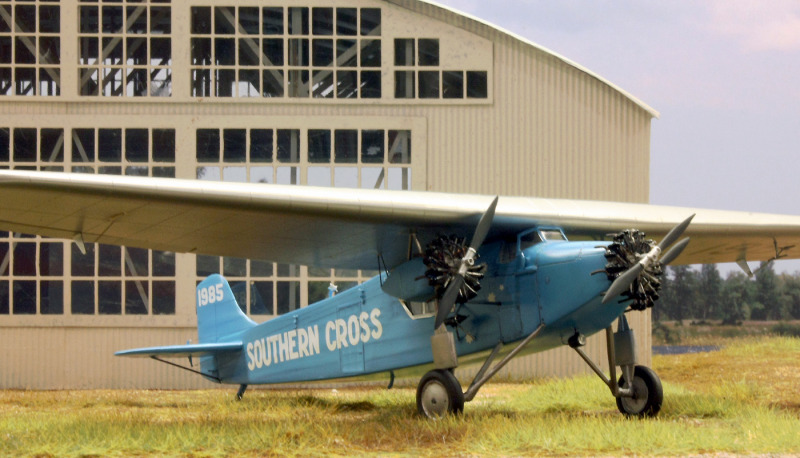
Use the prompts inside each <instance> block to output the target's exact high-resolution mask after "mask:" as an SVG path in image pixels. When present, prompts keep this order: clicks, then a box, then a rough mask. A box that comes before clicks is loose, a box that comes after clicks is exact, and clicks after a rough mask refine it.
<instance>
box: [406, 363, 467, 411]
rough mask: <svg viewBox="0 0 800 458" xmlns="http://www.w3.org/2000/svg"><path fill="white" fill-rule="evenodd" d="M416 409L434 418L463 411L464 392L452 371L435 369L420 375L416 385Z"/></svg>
mask: <svg viewBox="0 0 800 458" xmlns="http://www.w3.org/2000/svg"><path fill="white" fill-rule="evenodd" d="M417 411H418V412H419V414H420V415H422V416H424V417H428V418H431V419H434V420H435V419H439V418H442V417H444V416H446V415H451V414H454V415H457V414H460V413H461V412H463V411H464V392H463V391H461V384H460V383H458V379H456V376H455V375H453V372H451V371H449V370H441V369H436V370H432V371H430V372H428V373H427V374H425V375H424V376H423V377H422V379H421V380H420V381H419V385H417Z"/></svg>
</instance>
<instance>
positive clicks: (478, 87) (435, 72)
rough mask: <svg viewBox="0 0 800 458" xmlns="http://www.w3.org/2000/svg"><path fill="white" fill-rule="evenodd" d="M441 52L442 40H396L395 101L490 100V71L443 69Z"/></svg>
mask: <svg viewBox="0 0 800 458" xmlns="http://www.w3.org/2000/svg"><path fill="white" fill-rule="evenodd" d="M439 53H440V50H439V40H438V39H434V38H418V39H415V38H397V39H395V41H394V65H395V68H396V70H395V72H394V96H395V98H397V99H415V98H417V99H486V98H488V96H489V90H488V72H486V71H474V70H451V69H445V68H440V63H439Z"/></svg>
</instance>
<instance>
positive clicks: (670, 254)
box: [660, 237, 689, 266]
mask: <svg viewBox="0 0 800 458" xmlns="http://www.w3.org/2000/svg"><path fill="white" fill-rule="evenodd" d="M687 245H689V237H686V238H685V239H683V240H681V241H680V242H678V243H677V244H676V245H675V246H674V247H672V248H670V249H669V251H667V252H666V253H664V256H661V260H660V261H661V264H662V265H665V266H666V265H669V263H671V262H672V261H674V260H675V258H677V257H678V256H680V255H681V253H682V252H683V249H684V248H686V246H687Z"/></svg>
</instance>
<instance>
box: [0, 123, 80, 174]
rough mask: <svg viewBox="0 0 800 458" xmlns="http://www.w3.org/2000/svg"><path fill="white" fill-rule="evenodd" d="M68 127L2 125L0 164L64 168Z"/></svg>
mask: <svg viewBox="0 0 800 458" xmlns="http://www.w3.org/2000/svg"><path fill="white" fill-rule="evenodd" d="M63 164H64V129H50V128H35V127H17V128H8V127H0V167H3V168H12V167H13V168H15V169H22V170H47V171H53V172H60V171H63V170H64V165H63Z"/></svg>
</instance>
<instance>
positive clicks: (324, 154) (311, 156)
mask: <svg viewBox="0 0 800 458" xmlns="http://www.w3.org/2000/svg"><path fill="white" fill-rule="evenodd" d="M330 161H331V131H330V130H327V129H325V130H317V129H309V130H308V162H312V163H321V162H326V163H327V162H330Z"/></svg>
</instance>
